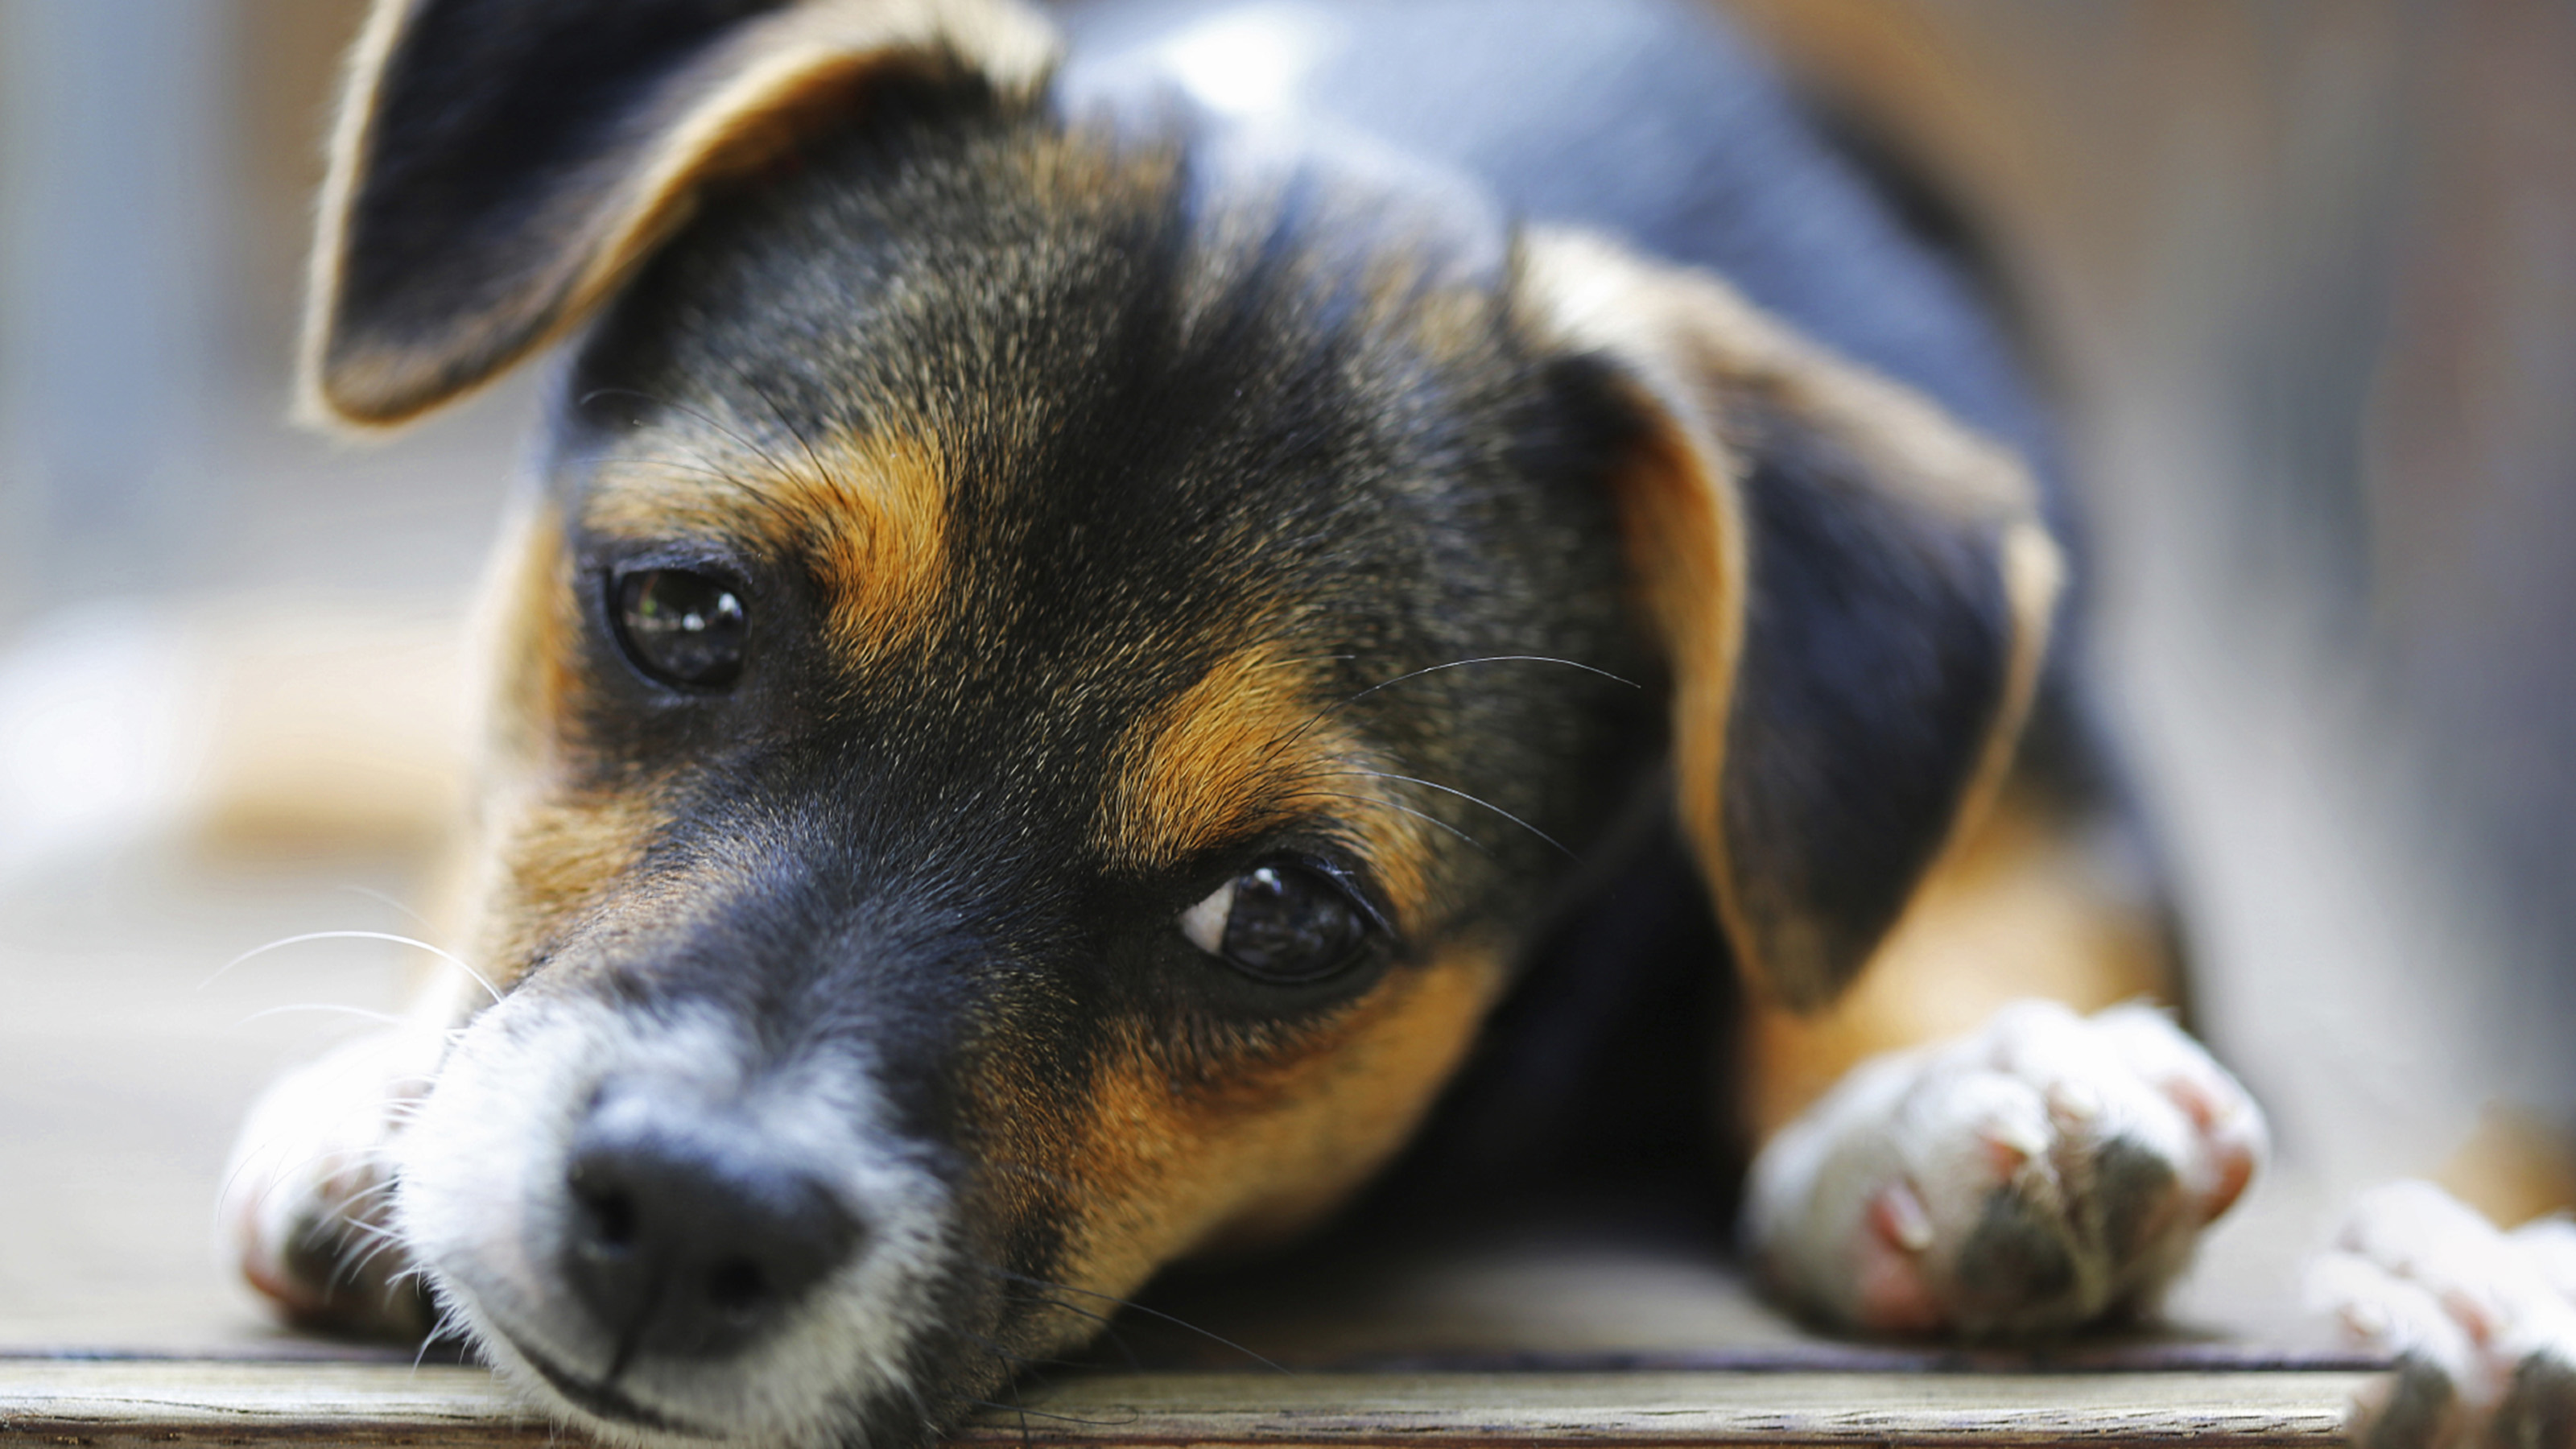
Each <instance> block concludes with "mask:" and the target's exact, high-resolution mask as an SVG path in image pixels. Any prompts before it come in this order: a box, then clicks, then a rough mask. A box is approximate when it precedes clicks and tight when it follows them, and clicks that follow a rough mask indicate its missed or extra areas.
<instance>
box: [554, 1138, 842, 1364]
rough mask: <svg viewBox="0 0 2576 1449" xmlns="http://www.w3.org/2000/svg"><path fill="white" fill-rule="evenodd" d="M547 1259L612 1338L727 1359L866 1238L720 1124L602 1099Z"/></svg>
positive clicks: (818, 1180)
mask: <svg viewBox="0 0 2576 1449" xmlns="http://www.w3.org/2000/svg"><path fill="white" fill-rule="evenodd" d="M563 1191H564V1206H565V1218H566V1221H565V1224H564V1237H563V1239H562V1242H561V1247H560V1249H559V1252H560V1253H561V1257H560V1258H559V1259H558V1261H559V1263H560V1264H561V1269H562V1272H563V1274H564V1277H565V1280H566V1282H567V1284H568V1286H570V1287H571V1289H572V1290H573V1292H574V1293H575V1295H576V1296H578V1297H579V1299H580V1300H581V1301H582V1302H583V1304H585V1305H586V1306H587V1307H588V1309H589V1310H590V1313H591V1316H592V1318H593V1320H594V1321H595V1322H596V1323H597V1324H598V1325H599V1326H600V1327H601V1328H603V1329H605V1330H606V1331H607V1332H608V1333H609V1334H610V1335H611V1337H612V1338H614V1339H615V1340H617V1341H618V1342H621V1343H624V1344H628V1345H631V1346H633V1347H636V1348H641V1349H644V1350H646V1351H649V1352H654V1353H662V1354H671V1355H676V1356H682V1357H701V1358H703V1357H711V1356H714V1355H719V1354H726V1353H731V1352H733V1351H735V1350H737V1349H739V1348H741V1347H742V1346H743V1345H744V1344H746V1343H748V1342H749V1341H750V1340H751V1339H752V1338H753V1337H755V1336H757V1335H758V1334H760V1333H761V1332H763V1331H764V1330H766V1329H768V1328H769V1327H770V1326H772V1325H773V1324H774V1323H776V1322H778V1321H779V1320H780V1319H782V1318H783V1317H785V1316H786V1314H787V1313H788V1312H790V1311H791V1310H792V1309H793V1308H794V1307H795V1306H796V1304H797V1303H798V1302H800V1301H801V1300H802V1299H803V1298H804V1297H805V1295H806V1294H807V1293H808V1292H809V1291H810V1290H812V1289H813V1288H814V1287H815V1286H816V1285H817V1284H819V1283H821V1282H822V1281H823V1280H824V1279H826V1278H828V1277H830V1276H831V1275H832V1274H833V1273H834V1272H835V1271H837V1270H838V1269H839V1268H840V1267H841V1266H842V1265H844V1264H846V1263H848V1262H850V1261H851V1260H852V1259H853V1258H854V1257H856V1256H857V1255H858V1253H859V1252H860V1251H861V1249H862V1247H863V1246H864V1240H865V1237H866V1233H865V1231H864V1229H863V1227H862V1226H861V1224H860V1222H859V1220H858V1218H857V1216H856V1215H855V1214H854V1213H853V1212H852V1211H851V1210H850V1207H849V1206H848V1204H847V1203H846V1202H845V1201H844V1200H843V1198H842V1196H841V1194H840V1193H839V1192H837V1191H836V1190H834V1189H833V1187H832V1186H831V1185H830V1184H829V1182H828V1181H827V1180H826V1179H825V1178H823V1177H821V1176H819V1175H817V1174H816V1173H814V1172H813V1171H812V1170H811V1169H810V1168H809V1167H807V1166H806V1165H805V1164H804V1163H803V1162H802V1161H800V1160H799V1159H798V1158H797V1157H795V1156H793V1155H790V1154H787V1153H785V1152H783V1151H781V1150H778V1149H776V1148H775V1147H773V1146H771V1145H770V1144H767V1143H765V1142H764V1141H763V1140H762V1139H761V1137H760V1136H759V1134H758V1133H757V1132H756V1131H754V1130H748V1129H747V1127H746V1124H744V1123H743V1122H741V1121H740V1120H739V1119H737V1118H735V1117H734V1116H732V1115H731V1114H728V1113H724V1112H720V1111H719V1112H710V1111H708V1110H707V1109H705V1108H704V1107H702V1106H699V1105H698V1104H695V1103H690V1102H674V1101H669V1100H664V1099H660V1098H659V1096H658V1094H655V1095H654V1096H650V1097H648V1096H644V1095H641V1094H628V1093H619V1094H614V1095H610V1096H607V1097H605V1098H604V1099H603V1101H602V1102H601V1104H600V1105H598V1106H596V1107H594V1108H593V1109H592V1112H591V1116H590V1118H589V1120H588V1121H586V1122H585V1123H584V1124H583V1125H582V1128H581V1130H580V1131H579V1132H578V1133H577V1134H576V1135H575V1139H574V1143H573V1154H572V1160H571V1161H570V1162H569V1163H568V1164H567V1165H566V1174H565V1178H564V1187H563Z"/></svg>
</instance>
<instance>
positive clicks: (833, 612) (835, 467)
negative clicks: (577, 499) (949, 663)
mask: <svg viewBox="0 0 2576 1449" xmlns="http://www.w3.org/2000/svg"><path fill="white" fill-rule="evenodd" d="M696 441H697V442H699V443H700V444H705V443H707V442H708V440H707V439H706V438H705V437H704V436H703V435H702V436H701V437H699V438H698V439H697V440H696ZM948 493H949V474H948V465H947V460H946V457H945V456H944V454H943V453H942V451H941V449H940V447H939V445H938V443H937V441H936V439H934V438H933V437H931V436H929V435H928V434H927V433H925V432H918V431H897V430H894V429H884V430H879V431H876V432H871V433H868V434H864V435H857V436H852V435H846V434H844V435H837V436H831V437H822V438H813V439H798V440H797V441H794V442H791V443H787V444H785V445H783V446H781V447H775V448H761V449H758V450H757V451H756V452H755V451H754V449H753V446H752V445H751V444H750V443H748V442H747V441H746V440H745V439H743V438H740V437H731V438H720V439H716V440H714V445H713V446H701V447H697V448H688V447H687V446H686V445H685V444H683V445H681V447H680V451H678V452H677V453H676V454H675V456H674V457H672V458H669V459H663V458H637V459H626V460H620V461H619V462H617V463H614V464H612V465H609V466H608V467H605V468H603V469H602V470H601V476H600V478H599V481H598V482H597V483H596V484H595V485H594V486H593V488H592V491H591V495H590V498H589V500H588V503H587V504H586V506H585V508H584V514H583V517H584V521H585V522H586V523H587V524H588V525H589V526H590V527H592V528H594V529H597V530H600V531H602V532H606V533H612V534H621V535H625V536H629V537H635V538H660V537H673V536H690V535H713V536H716V537H720V538H733V539H741V540H744V541H746V542H748V543H751V544H752V545H754V546H756V547H761V548H765V549H769V550H773V551H776V552H779V553H785V554H797V553H802V554H804V555H806V556H807V557H809V558H810V559H812V561H813V562H814V564H815V566H816V568H817V569H818V570H819V571H820V573H821V575H822V579H823V584H824V588H825V591H826V596H827V597H828V598H829V600H830V626H829V627H830V630H831V634H832V638H833V640H834V642H835V643H837V644H838V645H839V646H840V647H841V648H842V649H843V650H844V651H845V652H846V654H847V657H848V658H849V660H850V662H851V663H852V664H854V665H857V666H861V667H865V666H868V665H872V664H877V663H880V662H882V661H884V660H886V659H888V658H891V657H893V656H894V655H895V654H896V653H898V652H899V651H901V650H904V649H908V648H918V647H922V646H924V645H926V644H927V643H928V641H929V640H930V638H931V637H932V636H933V634H935V633H936V630H937V624H938V620H939V604H940V600H941V599H942V597H943V596H944V595H945V594H946V592H947V586H948V581H949V572H948V535H949V509H948Z"/></svg>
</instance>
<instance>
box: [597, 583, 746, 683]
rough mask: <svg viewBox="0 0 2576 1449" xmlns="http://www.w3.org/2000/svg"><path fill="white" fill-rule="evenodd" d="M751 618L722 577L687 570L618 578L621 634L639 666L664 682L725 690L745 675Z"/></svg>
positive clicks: (630, 654)
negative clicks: (745, 645)
mask: <svg viewBox="0 0 2576 1449" xmlns="http://www.w3.org/2000/svg"><path fill="white" fill-rule="evenodd" d="M747 623H748V621H747V619H746V618H745V616H744V614H743V608H742V600H741V599H739V598H737V597H735V595H734V592H733V590H732V589H730V588H727V587H726V586H725V584H724V583H723V581H721V580H719V579H714V578H710V577H708V576H707V575H705V574H700V573H691V572H689V571H688V570H687V569H637V570H635V571H634V572H632V573H627V574H621V575H619V576H618V578H617V635H618V642H619V643H621V644H623V645H624V646H625V647H626V657H627V658H629V659H632V660H634V661H635V667H636V668H638V669H641V670H643V671H644V672H645V673H646V674H649V675H651V676H652V677H654V678H655V679H658V680H661V681H662V682H663V683H665V684H677V685H683V686H687V687H689V688H693V689H721V688H723V687H724V686H725V685H728V684H731V683H733V681H734V677H735V676H736V675H739V674H740V673H742V653H743V636H744V632H745V628H746V625H747Z"/></svg>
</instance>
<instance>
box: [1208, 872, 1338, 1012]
mask: <svg viewBox="0 0 2576 1449" xmlns="http://www.w3.org/2000/svg"><path fill="white" fill-rule="evenodd" d="M1180 924H1181V934H1182V935H1183V936H1186V937H1188V938H1189V942H1190V944H1191V945H1193V946H1196V947H1198V948H1199V949H1200V950H1202V951H1205V952H1206V953H1208V954H1209V955H1211V956H1216V957H1220V958H1222V959H1223V960H1224V961H1225V962H1226V964H1228V965H1230V966H1232V967H1234V968H1235V969H1236V970H1238V971H1241V972H1243V973H1244V974H1245V975H1247V976H1252V977H1256V978H1258V979H1260V980H1263V981H1276V982H1282V983H1298V982H1307V981H1319V980H1321V979H1323V978H1324V977H1326V976H1329V975H1331V974H1332V973H1333V972H1335V971H1337V970H1339V969H1341V967H1342V965H1343V964H1344V963H1345V962H1347V961H1348V960H1349V959H1350V957H1351V953H1352V952H1353V951H1354V950H1356V949H1357V948H1358V947H1359V944H1360V940H1361V938H1362V937H1363V936H1365V935H1366V934H1367V931H1368V926H1367V923H1366V922H1365V921H1364V920H1363V919H1362V918H1361V915H1360V912H1359V909H1358V907H1357V906H1355V905H1354V904H1353V903H1352V901H1351V898H1350V895H1349V893H1348V892H1346V891H1344V890H1343V889H1342V887H1341V886H1339V885H1337V884H1335V883H1334V882H1333V881H1332V880H1330V879H1328V878H1327V877H1325V876H1324V875H1322V874H1321V873H1319V872H1316V871H1312V870H1307V869H1305V868H1304V867H1302V866H1295V865H1265V866H1261V867H1258V868H1256V869H1253V870H1248V871H1245V872H1244V873H1243V874H1241V875H1239V876H1236V877H1235V878H1234V879H1232V880H1230V881H1227V882H1226V883H1225V884H1224V885H1222V886H1219V887H1217V889H1216V892H1215V893H1214V894H1213V895H1210V896H1209V897H1208V898H1207V899H1206V900H1203V901H1201V902H1199V903H1198V904H1197V905H1194V906H1192V907H1190V908H1189V909H1188V910H1186V911H1183V912H1181V922H1180Z"/></svg>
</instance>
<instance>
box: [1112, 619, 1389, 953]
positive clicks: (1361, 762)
mask: <svg viewBox="0 0 2576 1449" xmlns="http://www.w3.org/2000/svg"><path fill="white" fill-rule="evenodd" d="M1312 681H1313V671H1312V669H1311V668H1310V667H1309V666H1307V665H1306V664H1304V663H1303V662H1301V661H1297V660H1291V659H1281V658H1279V657H1277V655H1276V652H1275V651H1273V650H1271V649H1268V648H1253V649H1246V650H1243V651H1241V652H1239V653H1236V654H1232V655H1229V656H1227V657H1226V658H1224V659H1222V660H1220V661H1218V662H1217V664H1216V666H1215V667H1214V668H1212V669H1210V670H1209V671H1208V672H1207V674H1206V675H1205V676H1204V677H1203V678H1201V679H1200V680H1199V682H1198V683H1196V684H1194V685H1192V686H1190V688H1188V689H1187V690H1184V691H1183V692H1182V693H1181V694H1180V695H1179V696H1178V697H1177V698H1175V699H1173V700H1172V701H1171V702H1170V703H1169V704H1168V705H1166V706H1164V707H1163V708H1162V709H1160V710H1157V711H1155V712H1153V713H1151V714H1149V715H1147V716H1146V717H1144V718H1143V719H1141V720H1139V721H1137V723H1136V724H1135V726H1134V727H1133V728H1131V729H1130V730H1129V732H1128V735H1127V738H1126V740H1125V742H1124V743H1123V744H1122V746H1121V748H1120V756H1121V758H1122V759H1123V760H1124V761H1125V762H1126V763H1125V765H1124V767H1123V768H1122V769H1121V770H1120V772H1119V775H1118V778H1117V782H1116V783H1115V784H1113V785H1112V786H1111V787H1110V791H1109V795H1108V798H1107V799H1106V800H1105V801H1104V802H1103V804H1102V809H1101V812H1100V818H1099V823H1098V825H1097V826H1096V828H1095V830H1094V839H1095V840H1097V841H1098V842H1099V846H1100V849H1101V851H1102V853H1103V854H1105V855H1107V856H1108V857H1109V858H1110V860H1111V861H1112V862H1113V863H1114V864H1115V865H1116V866H1117V867H1119V868H1120V869H1124V870H1131V871H1147V870H1156V869H1167V868H1169V867H1171V866H1174V865H1178V864H1180V863H1182V862H1184V861H1187V860H1188V859H1190V858H1191V857H1192V856H1193V855H1196V854H1198V853H1199V852H1201V851H1204V850H1208V849H1212V848H1214V847H1216V846H1219V845H1223V844H1225V843H1227V842H1229V841H1234V840H1240V839H1242V838H1244V837H1245V836H1247V835H1250V834H1253V833H1255V832H1257V831H1259V830H1261V829H1263V828H1265V827H1271V826H1277V825H1280V824H1284V823H1286V822H1287V821H1289V820H1292V819H1297V818H1311V817H1313V816H1317V815H1320V816H1324V817H1328V818H1332V819H1335V820H1339V821H1342V822H1344V828H1345V829H1346V830H1347V831H1348V832H1349V833H1350V834H1351V835H1352V836H1354V837H1355V839H1354V842H1353V843H1354V844H1355V845H1357V846H1358V848H1359V850H1360V852H1361V854H1362V855H1363V856H1365V857H1366V858H1367V860H1368V863H1369V866H1370V868H1371V870H1373V871H1374V872H1375V873H1376V875H1377V877H1378V880H1379V883H1380V884H1381V885H1382V886H1384V887H1385V889H1386V891H1387V893H1388V894H1389V895H1390V896H1391V897H1393V899H1394V902H1395V906H1396V910H1397V913H1398V915H1399V917H1409V916H1412V915H1414V914H1415V913H1416V912H1418V911H1419V909H1420V908H1421V907H1422V905H1423V904H1424V898H1425V895H1426V893H1427V892H1428V891H1429V889H1430V883H1429V880H1428V876H1427V866H1428V846H1429V842H1428V841H1427V840H1426V839H1425V832H1426V831H1427V830H1428V829H1429V828H1430V827H1429V826H1427V825H1425V824H1424V822H1422V821H1421V820H1420V819H1419V818H1417V817H1415V816H1413V815H1409V814H1407V813H1406V809H1407V808H1414V809H1418V808H1420V807H1419V806H1410V807H1408V806H1406V804H1405V802H1404V801H1402V800H1401V799H1400V798H1398V795H1397V793H1396V782H1392V781H1388V780H1384V779H1380V778H1376V776H1377V775H1380V774H1384V773H1388V767H1387V766H1386V765H1385V764H1384V763H1382V762H1380V761H1379V760H1377V759H1376V758H1375V757H1374V756H1373V755H1372V754H1371V753H1370V752H1369V751H1368V749H1367V747H1366V746H1365V745H1363V744H1362V743H1361V742H1360V740H1359V738H1358V737H1357V735H1356V734H1355V733H1353V731H1352V730H1351V729H1350V728H1349V726H1347V725H1345V724H1343V723H1341V722H1340V721H1339V720H1337V719H1335V718H1334V717H1333V715H1332V714H1331V712H1330V711H1329V710H1328V709H1325V708H1321V707H1319V706H1318V705H1317V703H1316V702H1315V701H1316V698H1317V694H1318V691H1317V690H1316V688H1315V687H1314V685H1313V682H1312Z"/></svg>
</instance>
